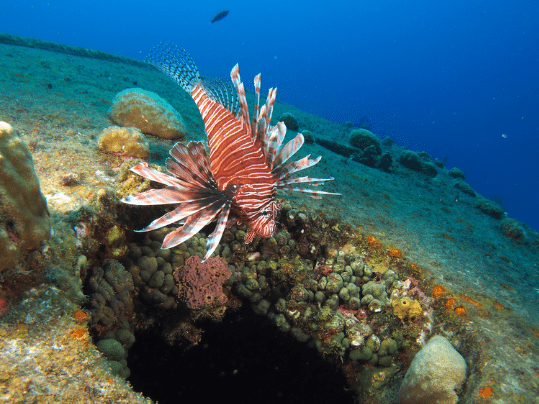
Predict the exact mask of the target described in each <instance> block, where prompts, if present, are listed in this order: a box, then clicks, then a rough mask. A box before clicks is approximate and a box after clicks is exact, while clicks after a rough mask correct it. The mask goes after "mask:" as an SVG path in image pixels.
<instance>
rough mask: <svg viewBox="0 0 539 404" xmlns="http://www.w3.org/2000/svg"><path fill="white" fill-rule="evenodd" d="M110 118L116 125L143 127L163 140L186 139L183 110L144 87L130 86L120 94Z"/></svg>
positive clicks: (143, 130)
mask: <svg viewBox="0 0 539 404" xmlns="http://www.w3.org/2000/svg"><path fill="white" fill-rule="evenodd" d="M109 118H110V119H111V120H112V121H113V122H114V123H115V124H116V125H119V126H128V127H135V128H139V129H140V130H141V131H142V132H143V133H146V134H150V135H155V136H157V137H160V138H163V139H182V138H184V137H185V134H186V129H185V124H184V122H183V118H182V117H181V115H180V113H179V112H178V111H176V110H175V109H174V108H173V107H172V105H170V104H169V103H168V102H166V101H165V100H164V99H162V98H161V97H159V96H158V95H157V94H155V93H152V92H150V91H146V90H143V89H142V88H128V89H126V90H123V91H120V92H119V93H118V94H116V96H115V97H114V100H113V101H112V106H111V107H110V109H109Z"/></svg>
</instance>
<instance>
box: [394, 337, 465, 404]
mask: <svg viewBox="0 0 539 404" xmlns="http://www.w3.org/2000/svg"><path fill="white" fill-rule="evenodd" d="M465 380H466V362H465V361H464V358H463V357H462V356H461V355H460V354H459V353H458V352H457V351H456V350H455V348H453V346H452V345H451V344H450V343H449V341H448V340H447V339H445V338H444V337H441V336H435V337H432V338H431V339H430V340H429V342H428V343H427V345H425V346H424V347H423V348H422V349H421V351H419V352H418V353H417V355H416V356H415V358H414V360H413V361H412V364H411V366H410V368H409V369H408V372H406V376H405V377H404V380H403V382H402V386H401V389H400V394H399V399H400V401H399V403H400V404H416V403H430V404H454V403H456V402H457V401H458V396H457V391H459V390H460V388H461V387H462V385H463V383H464V381H465Z"/></svg>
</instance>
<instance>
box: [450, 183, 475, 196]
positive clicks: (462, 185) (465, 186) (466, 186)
mask: <svg viewBox="0 0 539 404" xmlns="http://www.w3.org/2000/svg"><path fill="white" fill-rule="evenodd" d="M455 188H457V189H459V190H461V191H462V192H464V193H465V194H466V195H470V196H476V193H475V191H474V190H473V188H472V187H471V186H470V185H469V184H468V183H467V182H466V181H457V182H456V183H455Z"/></svg>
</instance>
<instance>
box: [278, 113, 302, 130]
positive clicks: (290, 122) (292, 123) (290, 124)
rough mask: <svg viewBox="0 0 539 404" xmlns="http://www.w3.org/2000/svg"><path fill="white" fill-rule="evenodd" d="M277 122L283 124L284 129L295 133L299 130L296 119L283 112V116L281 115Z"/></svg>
mask: <svg viewBox="0 0 539 404" xmlns="http://www.w3.org/2000/svg"><path fill="white" fill-rule="evenodd" d="M279 121H281V122H284V124H285V125H286V127H287V128H288V129H290V130H295V131H296V132H297V130H298V129H299V123H298V120H297V118H296V117H295V116H294V115H292V114H291V113H290V112H285V113H284V114H282V115H281V117H280V118H279Z"/></svg>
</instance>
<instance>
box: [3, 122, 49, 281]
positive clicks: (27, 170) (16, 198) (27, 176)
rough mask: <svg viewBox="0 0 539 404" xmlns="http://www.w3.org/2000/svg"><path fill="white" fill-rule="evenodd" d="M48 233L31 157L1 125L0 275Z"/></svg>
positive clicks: (13, 135) (44, 208)
mask: <svg viewBox="0 0 539 404" xmlns="http://www.w3.org/2000/svg"><path fill="white" fill-rule="evenodd" d="M49 232H50V216H49V211H48V209H47V202H46V200H45V197H44V196H43V195H42V193H41V190H40V187H39V181H38V179H37V177H36V174H35V172H34V163H33V160H32V155H31V154H30V152H29V151H28V148H27V147H26V145H25V144H24V142H23V141H22V140H21V139H20V138H19V136H18V135H17V134H16V133H15V131H14V130H13V128H12V127H11V125H9V124H8V123H6V122H0V272H1V271H3V270H5V269H7V268H10V267H12V266H14V265H15V264H16V263H17V262H18V261H20V260H21V259H22V258H23V257H24V256H25V255H27V254H28V252H30V251H32V250H35V249H37V248H39V247H40V246H41V243H42V241H43V240H47V239H48V238H49V235H50V234H49Z"/></svg>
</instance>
